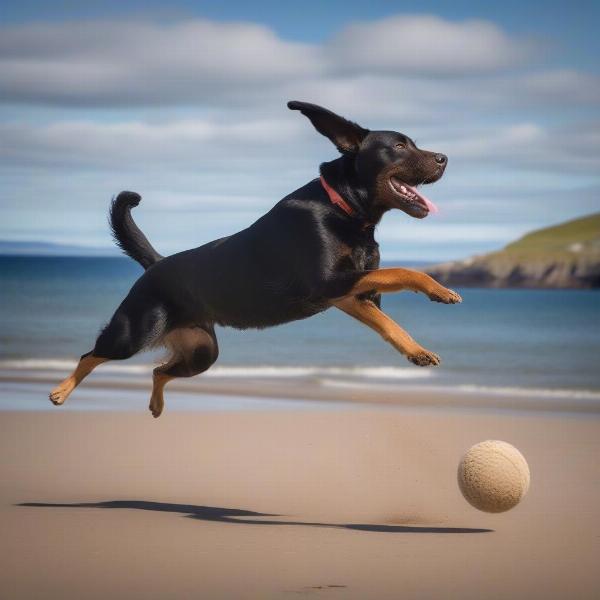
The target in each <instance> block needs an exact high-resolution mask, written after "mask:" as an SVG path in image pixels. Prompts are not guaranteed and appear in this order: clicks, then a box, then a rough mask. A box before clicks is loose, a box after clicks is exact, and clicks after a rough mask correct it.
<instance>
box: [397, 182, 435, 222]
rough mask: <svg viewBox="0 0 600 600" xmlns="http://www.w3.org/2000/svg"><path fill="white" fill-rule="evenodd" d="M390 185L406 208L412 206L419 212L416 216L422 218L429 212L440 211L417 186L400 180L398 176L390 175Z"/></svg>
mask: <svg viewBox="0 0 600 600" xmlns="http://www.w3.org/2000/svg"><path fill="white" fill-rule="evenodd" d="M390 186H391V187H392V189H393V190H394V193H395V194H396V195H397V196H400V198H401V199H402V200H403V203H404V204H405V205H406V208H408V207H410V208H411V209H413V211H414V212H415V213H417V214H415V215H414V216H418V217H421V218H422V217H426V216H427V215H428V214H429V213H436V212H438V208H437V206H436V205H435V204H434V203H433V202H432V201H431V200H429V198H427V197H425V196H424V195H423V194H421V192H419V191H418V190H417V188H415V187H413V186H411V185H408V184H406V183H404V182H402V181H400V179H398V178H397V177H393V176H392V177H390ZM413 211H411V212H413Z"/></svg>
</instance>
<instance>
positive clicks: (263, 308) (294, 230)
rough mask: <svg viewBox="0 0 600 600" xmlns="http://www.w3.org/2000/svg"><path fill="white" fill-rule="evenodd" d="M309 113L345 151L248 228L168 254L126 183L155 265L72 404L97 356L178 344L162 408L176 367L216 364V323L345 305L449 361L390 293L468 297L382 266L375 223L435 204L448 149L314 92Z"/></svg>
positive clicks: (118, 227) (137, 253) (429, 360)
mask: <svg viewBox="0 0 600 600" xmlns="http://www.w3.org/2000/svg"><path fill="white" fill-rule="evenodd" d="M288 107H289V108H290V109H292V110H299V111H301V112H302V114H304V115H306V116H307V117H308V118H309V119H310V121H311V122H312V124H313V125H314V127H315V128H316V129H317V131H318V132H319V133H321V134H323V135H325V136H327V137H328V138H329V139H330V140H331V141H332V142H333V143H334V144H335V146H336V147H337V149H338V150H339V151H340V152H341V154H342V156H341V157H339V158H337V159H335V160H332V161H331V162H327V163H324V164H322V165H321V168H320V172H321V177H320V179H314V180H313V181H311V182H310V183H308V184H306V185H305V186H303V187H301V188H300V189H298V190H296V191H295V192H292V193H291V194H289V195H288V196H286V197H285V198H284V199H283V200H281V201H280V202H278V203H277V204H276V205H275V206H274V207H273V208H272V209H271V210H270V211H269V212H268V213H267V214H265V215H264V216H262V217H261V218H260V219H258V221H256V222H255V223H253V224H252V225H251V226H250V227H248V228H247V229H244V230H243V231H240V232H239V233H236V234H235V235H231V236H229V237H226V238H222V239H219V240H216V241H213V242H210V243H208V244H205V245H203V246H200V247H199V248H195V249H193V250H186V251H185V252H180V253H178V254H174V255H172V256H168V257H166V258H163V257H162V256H160V255H159V254H158V253H157V252H156V250H154V248H153V247H152V246H151V244H150V243H149V242H148V240H147V239H146V237H145V236H144V234H143V233H142V232H141V231H140V230H139V229H138V228H137V226H136V225H135V223H134V222H133V220H132V218H131V214H130V209H131V207H132V206H136V205H137V204H138V203H139V201H140V196H139V195H138V194H135V193H133V192H122V193H121V194H119V195H118V197H117V198H116V199H115V200H114V201H113V204H112V207H111V212H110V218H111V225H112V229H113V233H114V237H115V239H116V242H117V244H118V245H119V246H120V247H121V248H122V249H123V250H124V251H125V252H126V253H127V254H128V255H129V256H130V257H131V258H133V259H134V260H136V261H138V262H139V263H140V264H141V265H142V266H143V267H144V268H145V269H146V271H145V273H144V274H143V275H142V276H141V277H140V278H139V279H138V280H137V281H136V282H135V284H134V285H133V287H132V288H131V291H130V292H129V294H128V295H127V297H126V298H125V299H124V300H123V302H122V303H121V305H120V306H119V308H118V309H117V311H116V312H115V314H114V315H113V317H112V319H111V320H110V322H109V324H108V325H107V326H106V327H105V328H104V330H103V331H102V333H101V334H100V335H99V336H98V339H97V340H96V345H95V346H94V349H93V350H92V351H91V352H88V353H87V354H84V355H83V356H82V357H81V360H80V362H79V364H78V366H77V368H76V369H75V371H74V372H73V373H72V374H71V375H70V376H69V377H67V379H65V380H64V381H63V382H62V383H60V384H59V385H58V386H57V387H56V389H55V390H53V391H52V393H51V394H50V399H51V400H52V402H53V403H54V404H57V405H58V404H62V403H63V402H64V401H65V400H66V399H67V397H68V396H69V394H70V393H71V392H72V391H73V389H74V388H75V387H76V386H77V385H78V384H79V383H80V382H81V381H82V380H83V378H84V377H85V376H86V375H88V374H89V373H90V372H91V371H92V370H93V369H94V368H95V367H96V366H98V365H99V364H101V363H103V362H106V361H108V360H123V359H126V358H129V357H131V356H133V355H134V354H136V353H137V352H139V351H140V350H143V349H144V348H149V347H153V346H156V345H164V346H167V347H168V348H169V349H170V350H171V357H170V359H169V360H168V361H167V362H166V363H165V364H164V365H162V366H160V367H157V368H156V369H154V376H153V384H154V385H153V390H152V397H151V400H150V410H151V411H152V414H153V415H154V416H155V417H158V416H159V415H160V414H161V412H162V410H163V389H164V386H165V384H166V383H167V382H168V381H170V380H171V379H174V378H176V377H191V376H192V375H197V374H198V373H202V372H203V371H206V370H207V369H208V368H209V367H210V366H211V365H212V364H213V363H214V362H215V361H216V360H217V356H218V346H217V339H216V337H215V331H214V325H215V323H216V324H218V325H224V326H230V327H236V328H239V329H246V328H263V327H269V326H271V325H278V324H280V323H286V322H288V321H293V320H296V319H305V318H306V317H310V316H311V315H314V314H316V313H319V312H322V311H324V310H327V309H328V308H330V307H332V306H335V307H337V308H339V309H340V310H342V311H344V312H346V313H347V314H349V315H350V316H352V317H354V318H355V319H358V320H359V321H361V322H362V323H364V324H365V325H367V326H368V327H371V328H372V329H374V330H375V331H376V332H377V333H378V334H379V335H381V337H382V338H383V339H384V340H386V341H387V342H389V343H390V344H392V345H393V346H394V348H396V349H397V350H399V351H400V352H401V353H402V354H404V355H405V356H406V357H407V358H408V360H410V361H412V362H413V363H415V364H417V365H422V366H427V365H437V364H439V358H438V356H437V355H436V354H434V353H432V352H429V351H428V350H425V348H423V347H422V346H420V345H419V344H418V343H417V342H415V341H414V340H413V339H412V338H411V337H410V335H408V333H406V332H405V331H404V330H403V329H402V328H401V327H400V326H399V325H397V324H396V323H395V322H394V321H393V320H392V319H390V318H389V317H388V316H387V315H386V314H385V313H383V312H382V311H381V310H380V294H381V293H382V292H396V291H399V290H412V291H415V292H422V293H424V294H425V295H426V296H428V297H429V298H430V299H431V300H434V301H436V302H443V303H445V304H455V303H457V302H460V301H461V298H460V296H459V295H458V294H457V293H456V292H453V291H452V290H449V289H447V288H445V287H443V286H442V285H440V284H439V283H437V282H436V281H435V280H434V279H432V278H431V277H429V276H428V275H425V274H424V273H420V272H418V271H412V270H409V269H401V268H389V269H379V268H378V267H379V250H378V245H377V242H376V241H375V238H374V232H375V226H376V225H377V224H378V223H379V221H380V219H381V217H382V215H383V214H384V213H385V212H386V211H388V210H390V209H392V208H399V209H401V210H403V211H404V212H405V213H407V214H408V215H410V216H412V217H416V218H418V219H421V218H423V217H425V216H427V214H428V213H429V210H430V208H431V204H430V203H429V202H428V201H427V200H426V199H425V198H424V196H422V194H420V193H419V192H418V191H417V190H416V189H415V187H414V186H417V185H419V184H424V183H431V182H434V181H436V180H438V179H439V178H440V177H441V176H442V174H443V173H444V169H445V168H446V162H447V159H446V156H444V155H443V154H437V153H435V152H428V151H425V150H421V149H419V148H417V147H416V145H415V144H414V142H413V141H412V140H411V139H410V138H408V137H407V136H405V135H403V134H401V133H396V132H393V131H369V130H368V129H363V128H362V127H360V126H359V125H357V124H355V123H352V122H350V121H347V120H346V119H344V118H342V117H340V116H338V115H336V114H334V113H332V112H331V111H329V110H326V109H324V108H321V107H319V106H316V105H314V104H308V103H305V102H290V103H289V104H288Z"/></svg>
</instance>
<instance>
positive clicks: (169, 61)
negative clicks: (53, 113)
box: [0, 20, 319, 105]
mask: <svg viewBox="0 0 600 600" xmlns="http://www.w3.org/2000/svg"><path fill="white" fill-rule="evenodd" d="M0 56H1V57H2V58H1V60H0V92H1V93H2V95H3V96H4V99H5V101H7V100H8V101H13V102H14V101H21V102H41V103H44V102H47V103H65V104H78V103H81V104H89V105H107V104H124V105H131V104H132V103H136V104H153V103H188V102H193V101H199V100H205V101H209V102H211V101H214V100H216V99H218V98H220V97H221V95H222V94H223V93H225V92H227V93H230V94H234V95H235V93H236V91H238V92H241V91H242V90H243V89H244V88H245V87H251V88H256V87H260V86H261V85H265V84H271V85H274V84H277V83H278V82H279V81H280V80H281V79H282V78H285V79H287V78H290V77H294V76H306V75H308V74H309V73H314V72H315V69H318V66H319V65H318V61H317V60H316V53H315V49H314V48H312V47H310V46H308V45H305V44H298V43H294V42H288V41H284V40H282V39H281V38H279V37H277V36H276V35H275V34H274V33H273V32H272V31H271V30H270V29H268V28H267V27H264V26H262V25H257V24H250V23H216V22H211V21H205V20H193V21H183V22H179V23H174V24H169V25H158V24H153V23H135V22H91V21H90V22H84V23H75V22H69V23H56V24H43V25H41V24H36V25H20V26H6V27H4V28H2V29H1V30H0ZM232 102H233V103H243V102H244V98H243V97H241V96H240V97H235V98H233V99H232Z"/></svg>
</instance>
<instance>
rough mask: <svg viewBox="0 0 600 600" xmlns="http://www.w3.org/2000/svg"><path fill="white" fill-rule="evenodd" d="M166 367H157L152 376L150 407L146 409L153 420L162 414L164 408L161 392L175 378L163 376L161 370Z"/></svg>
mask: <svg viewBox="0 0 600 600" xmlns="http://www.w3.org/2000/svg"><path fill="white" fill-rule="evenodd" d="M166 366H168V365H163V366H162V367H157V368H156V369H154V372H153V374H152V396H150V405H149V406H148V408H149V409H150V412H151V413H152V416H153V417H154V418H155V419H158V417H160V415H161V414H162V411H163V409H164V407H165V399H164V395H163V391H164V389H165V385H167V383H168V382H169V381H171V379H175V377H171V376H169V375H165V374H164V373H163V372H162V370H161V369H164V368H165V367H166Z"/></svg>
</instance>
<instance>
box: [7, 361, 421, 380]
mask: <svg viewBox="0 0 600 600" xmlns="http://www.w3.org/2000/svg"><path fill="white" fill-rule="evenodd" d="M76 364H77V362H76V361H74V360H66V359H65V360H63V359H34V358H31V359H21V360H3V361H0V369H5V370H14V371H33V370H35V371H70V370H72V369H74V368H75V366H76ZM152 368H153V367H152V365H136V364H128V365H127V364H115V363H109V364H106V365H102V367H101V371H102V372H103V373H121V374H124V375H125V374H129V375H145V374H148V373H150V372H151V371H152ZM202 376H203V377H223V378H225V377H227V378H240V379H243V378H254V379H260V378H263V379H264V378H277V379H282V378H283V379H286V378H316V379H319V378H322V377H353V378H359V379H382V380H399V379H423V378H428V377H431V376H432V372H431V371H428V370H425V369H418V368H410V367H393V366H381V367H359V366H356V367H319V366H313V365H304V366H288V365H281V366H280V365H257V366H253V365H243V366H242V365H241V366H219V365H216V366H214V367H213V368H212V369H210V370H209V371H207V372H206V373H204V374H203V375H202Z"/></svg>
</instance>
